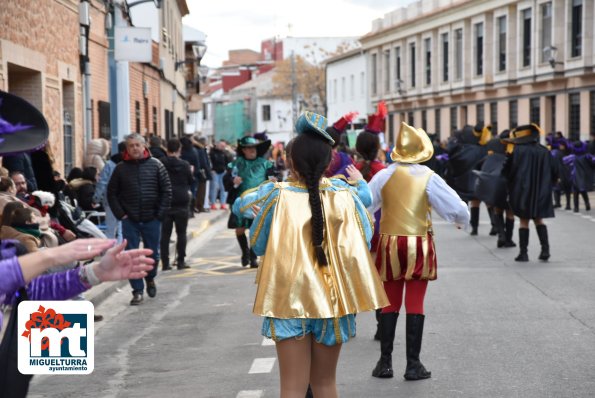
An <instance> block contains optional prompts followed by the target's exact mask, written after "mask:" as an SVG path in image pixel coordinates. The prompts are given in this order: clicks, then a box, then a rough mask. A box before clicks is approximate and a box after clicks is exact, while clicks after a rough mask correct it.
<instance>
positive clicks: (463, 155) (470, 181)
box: [445, 144, 487, 201]
mask: <svg viewBox="0 0 595 398" xmlns="http://www.w3.org/2000/svg"><path fill="white" fill-rule="evenodd" d="M486 153H487V151H486V149H485V147H482V146H480V145H475V144H458V145H455V146H454V147H452V148H451V149H450V150H449V152H448V163H447V165H446V174H445V176H446V182H447V183H448V185H450V186H451V187H452V189H454V190H455V191H456V192H457V194H459V196H460V197H461V199H463V200H464V201H469V200H472V199H477V198H476V197H475V183H476V181H475V180H476V179H477V176H476V174H475V173H473V170H479V169H480V167H481V162H482V160H483V159H484V158H485V156H486Z"/></svg>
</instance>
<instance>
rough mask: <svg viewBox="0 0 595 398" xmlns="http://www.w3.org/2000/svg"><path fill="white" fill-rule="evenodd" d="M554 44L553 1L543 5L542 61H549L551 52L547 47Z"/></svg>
mask: <svg viewBox="0 0 595 398" xmlns="http://www.w3.org/2000/svg"><path fill="white" fill-rule="evenodd" d="M551 45H552V3H551V2H550V3H543V4H542V5H541V47H540V50H541V51H540V52H541V62H547V61H548V57H549V54H548V52H547V51H545V49H546V48H548V47H551Z"/></svg>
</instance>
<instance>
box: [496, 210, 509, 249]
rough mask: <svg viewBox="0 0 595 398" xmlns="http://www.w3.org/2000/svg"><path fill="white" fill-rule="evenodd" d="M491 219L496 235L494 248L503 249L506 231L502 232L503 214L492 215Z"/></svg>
mask: <svg viewBox="0 0 595 398" xmlns="http://www.w3.org/2000/svg"><path fill="white" fill-rule="evenodd" d="M493 219H494V226H495V228H496V232H497V233H498V242H497V243H496V247H504V244H505V243H506V231H505V230H504V214H503V213H500V214H496V213H494V217H493Z"/></svg>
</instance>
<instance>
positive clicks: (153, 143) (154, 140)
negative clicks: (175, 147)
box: [149, 135, 167, 160]
mask: <svg viewBox="0 0 595 398" xmlns="http://www.w3.org/2000/svg"><path fill="white" fill-rule="evenodd" d="M149 145H150V146H149V152H151V156H152V157H154V158H155V159H157V160H163V159H165V158H166V157H167V154H166V153H165V151H164V150H163V145H162V141H161V137H159V136H158V135H152V136H151V138H149Z"/></svg>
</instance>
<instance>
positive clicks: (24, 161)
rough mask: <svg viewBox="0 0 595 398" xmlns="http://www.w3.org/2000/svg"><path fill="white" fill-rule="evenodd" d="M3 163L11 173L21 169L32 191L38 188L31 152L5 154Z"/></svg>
mask: <svg viewBox="0 0 595 398" xmlns="http://www.w3.org/2000/svg"><path fill="white" fill-rule="evenodd" d="M2 165H3V166H4V167H6V168H7V169H8V171H9V172H11V173H12V172H15V171H20V172H21V173H22V174H23V175H24V176H25V179H26V180H27V185H28V186H29V189H30V190H31V191H35V190H37V180H36V179H35V173H34V172H33V166H32V164H31V157H30V156H29V154H27V153H19V154H17V155H5V156H3V157H2Z"/></svg>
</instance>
